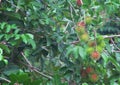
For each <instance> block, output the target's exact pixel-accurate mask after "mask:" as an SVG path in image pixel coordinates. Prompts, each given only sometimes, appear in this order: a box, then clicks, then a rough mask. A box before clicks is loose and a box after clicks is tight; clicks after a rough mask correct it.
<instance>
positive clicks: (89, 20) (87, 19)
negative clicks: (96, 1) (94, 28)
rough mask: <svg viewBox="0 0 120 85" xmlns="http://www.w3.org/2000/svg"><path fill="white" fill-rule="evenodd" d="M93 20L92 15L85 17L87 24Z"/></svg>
mask: <svg viewBox="0 0 120 85" xmlns="http://www.w3.org/2000/svg"><path fill="white" fill-rule="evenodd" d="M91 22H92V17H90V16H86V17H85V23H86V24H91Z"/></svg>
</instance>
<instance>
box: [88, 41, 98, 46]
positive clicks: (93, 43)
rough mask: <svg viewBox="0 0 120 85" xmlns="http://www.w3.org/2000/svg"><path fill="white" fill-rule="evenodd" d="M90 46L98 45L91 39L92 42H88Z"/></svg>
mask: <svg viewBox="0 0 120 85" xmlns="http://www.w3.org/2000/svg"><path fill="white" fill-rule="evenodd" d="M88 46H90V47H94V46H96V43H95V41H90V42H88Z"/></svg>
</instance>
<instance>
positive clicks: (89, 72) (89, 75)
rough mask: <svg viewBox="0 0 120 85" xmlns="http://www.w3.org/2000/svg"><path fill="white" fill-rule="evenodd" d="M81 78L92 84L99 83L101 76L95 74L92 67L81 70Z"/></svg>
mask: <svg viewBox="0 0 120 85" xmlns="http://www.w3.org/2000/svg"><path fill="white" fill-rule="evenodd" d="M81 78H83V79H88V80H90V81H91V82H97V81H98V79H99V75H98V74H97V73H96V72H95V69H94V68H92V67H91V66H89V67H86V68H82V70H81Z"/></svg>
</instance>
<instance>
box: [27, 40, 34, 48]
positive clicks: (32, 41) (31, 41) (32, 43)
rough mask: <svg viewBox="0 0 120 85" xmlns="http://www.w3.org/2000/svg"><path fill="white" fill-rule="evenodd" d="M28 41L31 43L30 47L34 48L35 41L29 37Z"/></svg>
mask: <svg viewBox="0 0 120 85" xmlns="http://www.w3.org/2000/svg"><path fill="white" fill-rule="evenodd" d="M28 43H29V44H31V45H32V48H33V49H35V48H36V43H35V41H34V40H32V39H29V42H28Z"/></svg>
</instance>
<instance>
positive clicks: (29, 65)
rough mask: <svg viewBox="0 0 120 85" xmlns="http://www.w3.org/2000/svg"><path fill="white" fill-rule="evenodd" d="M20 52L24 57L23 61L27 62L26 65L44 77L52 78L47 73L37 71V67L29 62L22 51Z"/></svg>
mask: <svg viewBox="0 0 120 85" xmlns="http://www.w3.org/2000/svg"><path fill="white" fill-rule="evenodd" d="M21 54H22V56H23V57H24V59H25V61H26V62H27V64H28V65H26V66H28V67H29V68H30V69H31V70H32V71H34V72H37V73H39V74H40V75H41V76H43V77H45V78H48V79H52V77H51V76H48V75H46V74H44V73H42V72H40V71H38V68H36V67H34V66H32V64H31V63H30V61H29V60H28V59H27V58H26V56H25V55H24V53H23V52H21Z"/></svg>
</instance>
